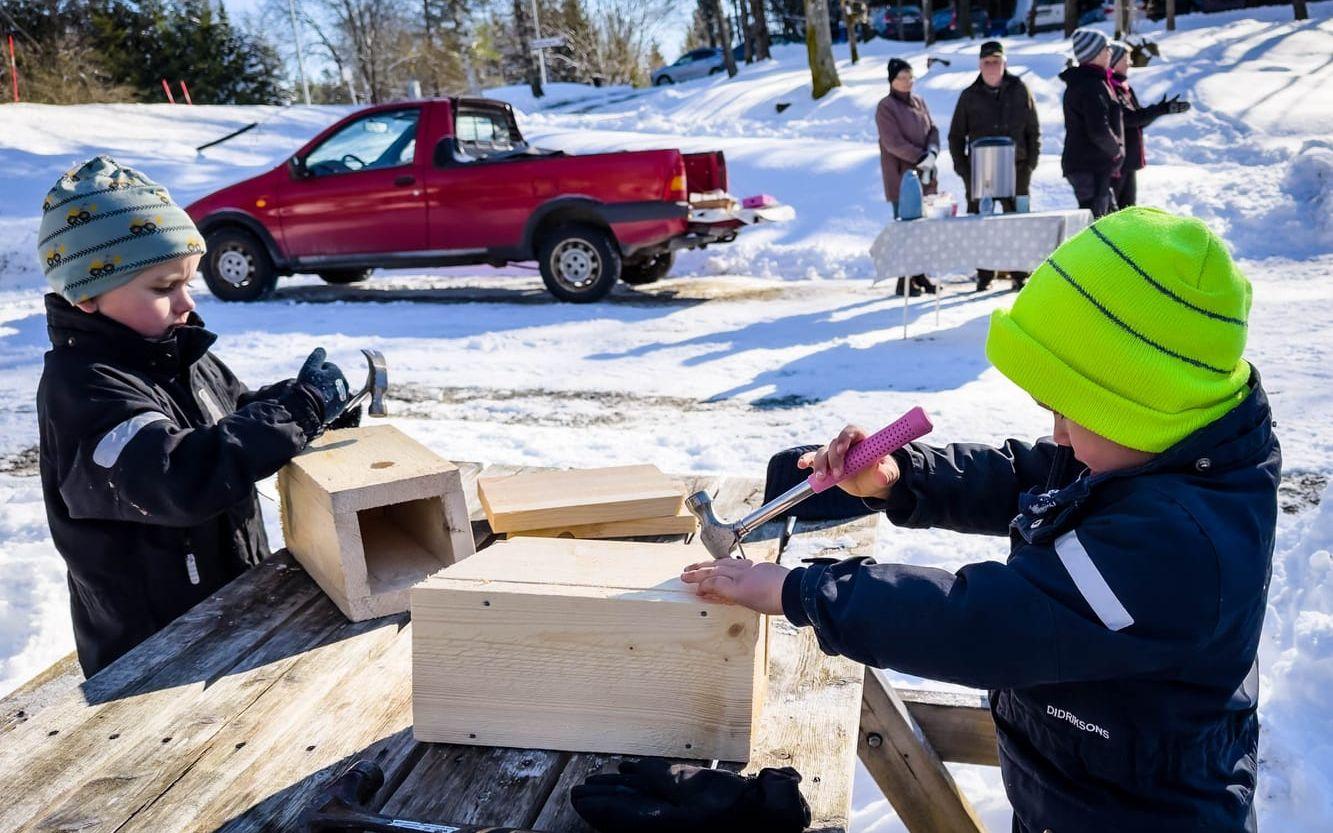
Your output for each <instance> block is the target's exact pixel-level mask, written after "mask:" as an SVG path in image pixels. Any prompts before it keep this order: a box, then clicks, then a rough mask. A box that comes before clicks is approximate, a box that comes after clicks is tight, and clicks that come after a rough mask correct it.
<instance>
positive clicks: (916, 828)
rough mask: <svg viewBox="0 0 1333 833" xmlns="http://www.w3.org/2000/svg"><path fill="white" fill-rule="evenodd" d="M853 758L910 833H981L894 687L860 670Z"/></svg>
mask: <svg viewBox="0 0 1333 833" xmlns="http://www.w3.org/2000/svg"><path fill="white" fill-rule="evenodd" d="M857 753H858V754H859V755H860V756H861V761H862V762H863V763H864V764H865V765H866V769H868V770H870V774H871V776H872V777H873V778H874V779H875V783H876V784H878V785H879V788H880V791H881V792H883V793H884V796H885V798H887V799H888V800H889V803H890V804H892V805H893V809H894V810H895V811H897V813H898V818H899V819H901V820H902V822H903V826H904V827H906V828H907V830H908V831H909V833H984V831H985V829H986V828H985V825H983V824H982V823H981V820H980V819H979V818H977V814H976V812H975V811H974V810H973V809H972V805H971V804H970V803H969V802H968V800H967V798H966V797H965V796H964V795H963V794H962V792H960V791H959V789H958V785H957V784H955V783H954V780H953V776H951V775H950V774H949V771H948V770H947V769H946V768H945V766H944V762H943V761H941V760H940V757H939V755H938V754H936V752H935V750H934V748H932V747H931V745H930V742H929V741H927V740H926V739H925V736H924V735H923V734H922V732H921V727H920V726H918V725H917V723H916V721H915V720H914V719H913V718H912V715H911V714H910V713H909V712H908V710H907V706H906V704H904V703H903V701H902V698H901V697H899V696H898V694H897V692H895V691H894V690H893V686H890V685H887V684H885V683H884V682H883V681H882V680H881V679H880V677H879V676H878V675H877V674H876V673H875V671H874V669H871V668H867V669H866V670H865V687H864V693H863V700H862V704H861V730H860V733H859V740H858V743H857Z"/></svg>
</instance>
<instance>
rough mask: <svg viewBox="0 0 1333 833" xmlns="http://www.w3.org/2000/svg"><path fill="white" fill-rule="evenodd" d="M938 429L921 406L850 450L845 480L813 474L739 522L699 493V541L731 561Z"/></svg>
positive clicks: (693, 498)
mask: <svg viewBox="0 0 1333 833" xmlns="http://www.w3.org/2000/svg"><path fill="white" fill-rule="evenodd" d="M933 427H934V426H932V425H931V424H930V420H929V419H928V418H927V417H926V412H925V411H923V410H921V408H920V407H916V408H913V409H912V410H910V411H908V412H907V413H905V414H903V415H902V416H901V417H899V418H898V419H897V420H896V421H894V422H893V424H891V425H888V426H886V427H884V428H881V429H880V430H878V431H876V432H875V433H873V434H871V435H870V436H869V437H866V438H865V439H864V440H862V441H861V442H859V443H857V444H856V445H854V446H852V447H851V448H849V449H848V450H847V456H846V457H844V458H843V464H842V476H841V477H832V476H828V477H823V478H819V477H816V476H815V475H814V474H811V475H810V476H809V477H807V478H806V479H805V480H804V481H802V482H801V483H798V484H797V485H795V486H793V487H792V488H790V489H788V490H787V491H785V492H783V493H782V494H780V495H778V496H777V497H775V498H773V499H772V500H770V501H769V502H768V503H765V504H764V505H763V506H761V507H759V508H758V509H756V510H754V511H753V512H751V513H750V514H748V515H746V516H745V517H744V518H741V519H740V520H739V521H736V522H735V523H727V522H726V521H722V520H719V519H718V517H717V516H716V515H714V514H713V499H712V498H711V497H709V496H708V493H707V492H695V493H694V494H692V495H690V496H689V497H688V498H686V499H685V506H686V508H688V509H689V510H690V511H691V512H692V513H694V516H695V517H696V518H698V519H699V540H700V541H703V544H704V547H705V548H706V549H707V550H708V553H709V555H711V556H713V557H714V558H730V557H732V552H733V551H734V550H735V549H736V548H737V546H739V545H740V543H741V541H742V540H744V539H745V536H746V535H749V534H750V533H751V532H753V531H754V530H755V529H757V528H758V527H760V526H761V525H763V524H764V522H765V521H768V520H771V519H773V518H775V517H777V516H778V515H781V514H782V513H783V512H786V511H787V510H788V509H790V508H792V507H793V506H795V505H796V504H798V503H800V502H801V501H803V500H805V499H806V498H808V497H810V496H811V495H817V494H819V493H820V492H823V491H826V490H828V489H831V488H833V487H834V486H836V485H838V484H839V483H841V482H842V481H844V480H846V479H847V478H849V477H854V476H855V475H858V474H860V473H861V472H862V471H864V470H866V469H867V468H869V467H870V466H872V465H874V464H875V463H877V462H879V461H880V460H883V459H884V458H885V457H887V456H889V455H890V454H892V453H893V452H895V451H897V450H898V449H900V448H902V447H903V446H905V445H907V444H908V443H910V442H911V441H912V440H916V439H920V438H921V437H924V436H925V435H926V434H929V433H930V432H931V429H932V428H933Z"/></svg>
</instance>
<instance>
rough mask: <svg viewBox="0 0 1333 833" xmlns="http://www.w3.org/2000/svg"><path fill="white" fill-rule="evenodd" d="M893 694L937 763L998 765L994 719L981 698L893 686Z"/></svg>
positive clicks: (967, 694)
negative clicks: (906, 712)
mask: <svg viewBox="0 0 1333 833" xmlns="http://www.w3.org/2000/svg"><path fill="white" fill-rule="evenodd" d="M895 690H896V691H897V692H898V696H899V697H901V698H902V701H903V703H905V704H906V705H907V711H908V713H909V714H911V715H912V719H913V720H915V721H916V722H917V725H918V726H920V727H921V732H922V734H924V735H925V737H926V740H928V741H930V745H931V746H933V747H934V748H935V751H936V752H937V753H938V754H939V756H940V759H941V760H944V761H953V762H957V763H961V764H985V765H987V766H999V765H1000V752H999V745H998V743H997V741H996V739H995V719H994V718H993V717H992V716H991V712H990V705H989V704H988V703H987V702H986V696H985V695H984V694H976V693H965V692H956V691H935V690H933V689H923V688H898V687H896V686H895Z"/></svg>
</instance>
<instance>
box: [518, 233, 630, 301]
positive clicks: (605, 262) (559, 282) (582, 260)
mask: <svg viewBox="0 0 1333 833" xmlns="http://www.w3.org/2000/svg"><path fill="white" fill-rule="evenodd" d="M537 266H538V268H539V269H540V270H541V273H542V282H544V283H545V284H546V288H547V289H549V290H550V291H551V294H552V295H554V296H555V297H557V298H559V299H560V300H562V301H569V302H570V303H574V304H587V303H591V302H592V301H600V300H601V299H602V298H605V297H606V293H608V292H610V291H611V287H613V286H615V284H616V281H617V280H618V279H619V278H620V250H619V249H618V248H617V247H616V243H615V240H613V239H612V237H611V234H610V232H608V231H606V230H604V229H600V228H597V227H596V226H588V225H567V226H559V227H557V228H555V229H553V230H551V231H550V232H547V233H546V234H545V235H543V236H542V238H541V240H540V241H539V242H538V244H537Z"/></svg>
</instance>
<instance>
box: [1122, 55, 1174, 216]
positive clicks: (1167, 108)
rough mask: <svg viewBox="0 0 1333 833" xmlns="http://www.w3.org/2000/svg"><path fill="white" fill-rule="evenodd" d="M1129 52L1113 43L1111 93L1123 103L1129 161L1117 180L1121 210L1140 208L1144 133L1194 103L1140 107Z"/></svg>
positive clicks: (1145, 161) (1169, 101)
mask: <svg viewBox="0 0 1333 833" xmlns="http://www.w3.org/2000/svg"><path fill="white" fill-rule="evenodd" d="M1129 52H1130V49H1129V44H1126V43H1123V42H1121V41H1111V91H1112V92H1113V93H1114V94H1115V98H1116V101H1118V102H1119V103H1120V107H1121V110H1122V112H1123V114H1124V120H1125V161H1124V162H1123V163H1122V164H1121V166H1120V178H1119V179H1118V180H1115V202H1116V206H1117V207H1118V208H1126V207H1128V206H1131V205H1136V204H1137V203H1138V201H1139V186H1138V173H1139V171H1140V170H1142V169H1143V167H1144V166H1146V165H1147V164H1148V154H1147V152H1146V150H1145V149H1144V145H1143V131H1144V130H1145V129H1146V128H1147V127H1148V125H1150V124H1152V123H1153V122H1155V121H1157V120H1158V119H1159V118H1161V117H1162V116H1164V115H1167V114H1175V113H1184V112H1185V111H1187V110H1189V109H1190V103H1189V102H1188V101H1181V100H1180V96H1175V97H1174V98H1167V97H1166V96H1162V100H1161V101H1159V102H1157V103H1156V104H1150V105H1148V106H1147V107H1144V106H1143V105H1141V104H1139V97H1138V96H1137V95H1135V94H1134V89H1133V88H1132V87H1130V86H1129Z"/></svg>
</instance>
